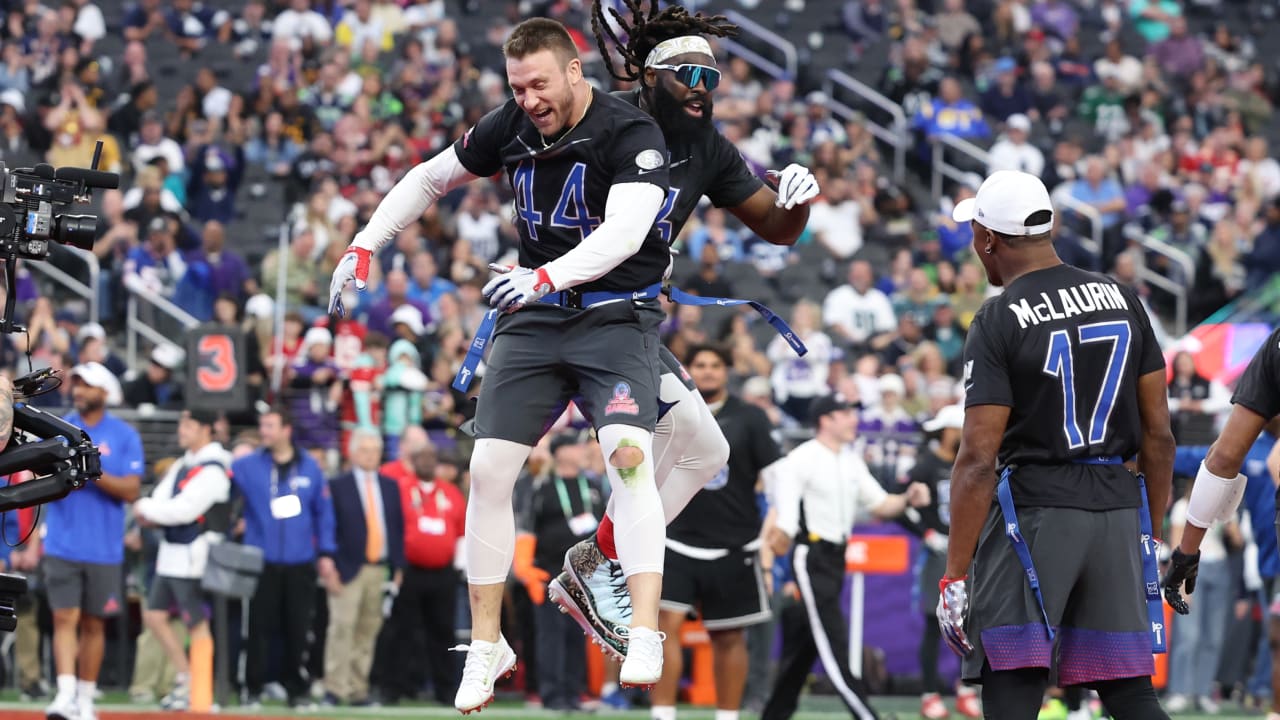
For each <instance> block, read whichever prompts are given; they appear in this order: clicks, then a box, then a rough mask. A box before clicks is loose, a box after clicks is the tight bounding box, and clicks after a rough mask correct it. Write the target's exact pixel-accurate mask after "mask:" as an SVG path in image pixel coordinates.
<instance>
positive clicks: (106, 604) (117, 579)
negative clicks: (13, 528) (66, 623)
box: [41, 555, 124, 618]
mask: <svg viewBox="0 0 1280 720" xmlns="http://www.w3.org/2000/svg"><path fill="white" fill-rule="evenodd" d="M41 571H42V572H43V574H44V585H45V590H46V592H47V593H48V596H49V607H50V608H52V609H54V610H72V609H76V610H79V611H80V612H82V613H84V614H85V615H91V616H93V617H100V618H106V617H112V616H114V615H118V614H120V611H121V610H122V609H123V605H124V597H123V595H121V593H122V592H123V590H124V574H123V569H122V567H121V566H120V565H109V564H102V563H87V562H75V561H72V560H63V559H62V558H58V557H53V556H52V555H46V556H45V558H44V561H43V564H42V565H41Z"/></svg>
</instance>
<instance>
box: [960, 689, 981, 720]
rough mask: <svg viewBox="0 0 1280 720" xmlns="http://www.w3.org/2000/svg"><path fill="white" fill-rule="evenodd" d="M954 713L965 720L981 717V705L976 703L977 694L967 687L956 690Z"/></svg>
mask: <svg viewBox="0 0 1280 720" xmlns="http://www.w3.org/2000/svg"><path fill="white" fill-rule="evenodd" d="M956 712H958V713H960V714H961V715H963V716H965V717H967V718H980V717H982V703H981V702H979V701H978V692H977V691H976V690H974V689H973V688H969V687H963V688H960V689H959V690H957V691H956Z"/></svg>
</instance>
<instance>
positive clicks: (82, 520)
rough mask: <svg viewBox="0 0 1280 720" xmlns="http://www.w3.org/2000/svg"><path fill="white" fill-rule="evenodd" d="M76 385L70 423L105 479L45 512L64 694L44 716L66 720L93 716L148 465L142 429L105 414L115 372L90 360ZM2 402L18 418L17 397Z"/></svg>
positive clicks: (116, 397) (75, 372)
mask: <svg viewBox="0 0 1280 720" xmlns="http://www.w3.org/2000/svg"><path fill="white" fill-rule="evenodd" d="M71 383H72V389H71V392H72V397H73V400H74V403H75V408H76V409H75V412H73V413H71V414H70V415H68V416H67V417H66V421H67V422H69V423H71V424H72V425H74V426H75V427H78V428H80V429H82V430H84V431H86V432H88V433H89V435H90V436H91V437H92V438H93V441H94V443H95V445H96V446H97V448H98V451H99V453H101V461H102V477H101V478H99V479H98V480H97V482H94V483H92V484H90V485H89V486H87V487H85V488H83V489H81V490H79V491H77V492H74V493H71V494H70V495H68V496H67V497H66V498H64V499H63V500H61V501H59V502H56V503H53V504H51V505H49V507H48V509H47V511H46V512H47V518H46V520H45V528H46V538H45V541H44V554H45V558H44V578H45V586H46V588H47V591H48V595H49V607H50V608H51V609H52V610H53V656H54V663H55V665H56V666H57V672H58V681H57V683H58V692H57V696H56V697H54V700H53V703H52V704H51V705H49V707H48V709H47V710H46V711H45V714H46V715H47V716H49V717H50V718H62V719H63V720H70V719H71V718H76V717H93V716H94V709H93V696H94V693H95V691H96V690H97V682H98V670H99V668H100V667H101V665H102V655H103V649H104V640H105V639H104V637H103V625H104V623H105V618H108V617H112V616H114V615H117V614H119V613H120V611H121V610H122V609H123V604H124V598H123V597H122V596H121V594H120V590H121V588H122V587H123V585H124V581H123V577H122V568H123V563H124V527H125V522H124V503H126V502H132V501H134V500H136V499H138V493H139V490H140V487H141V484H142V472H143V467H144V461H143V452H142V440H141V438H139V436H138V433H137V431H136V430H134V429H133V428H132V427H130V426H129V424H128V423H126V422H125V421H123V420H121V419H119V418H117V417H115V416H114V415H112V414H111V413H109V412H107V407H108V406H114V405H119V404H120V402H121V399H122V393H121V390H120V382H119V381H118V380H116V377H115V375H113V374H112V373H111V371H110V370H108V369H106V368H105V367H103V366H102V365H100V364H98V363H85V364H84V365H77V366H76V367H75V368H74V369H72V371H71ZM3 407H4V408H6V410H5V411H4V412H8V413H10V415H9V417H10V418H12V414H11V413H12V410H11V408H12V407H13V403H12V398H10V402H7V403H3ZM10 425H11V423H10ZM77 632H78V638H77ZM77 672H78V673H79V682H77Z"/></svg>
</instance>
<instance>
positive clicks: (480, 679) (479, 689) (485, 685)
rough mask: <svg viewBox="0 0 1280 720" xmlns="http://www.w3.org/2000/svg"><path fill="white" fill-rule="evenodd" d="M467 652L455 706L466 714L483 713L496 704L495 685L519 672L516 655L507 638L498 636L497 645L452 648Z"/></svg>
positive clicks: (481, 642)
mask: <svg viewBox="0 0 1280 720" xmlns="http://www.w3.org/2000/svg"><path fill="white" fill-rule="evenodd" d="M450 649H451V650H453V651H455V652H465V653H466V654H467V660H466V662H465V663H464V664H463V666H462V682H461V684H459V685H458V694H457V695H454V697H453V706H454V707H455V708H457V710H458V712H460V713H462V714H463V715H469V714H471V713H473V712H476V711H478V710H483V709H484V708H485V706H486V705H488V704H489V703H491V702H493V685H494V683H496V682H497V681H498V680H500V679H502V678H504V677H506V676H508V675H510V674H511V673H512V672H514V671H515V669H516V653H515V651H514V650H512V649H511V646H510V645H508V644H507V639H506V638H505V637H502V636H501V635H499V636H498V642H496V643H494V642H488V641H486V640H472V641H471V644H470V645H458V646H457V647H453V648H450Z"/></svg>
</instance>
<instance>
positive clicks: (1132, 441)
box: [937, 171, 1173, 720]
mask: <svg viewBox="0 0 1280 720" xmlns="http://www.w3.org/2000/svg"><path fill="white" fill-rule="evenodd" d="M953 217H954V219H955V220H956V222H967V223H970V226H971V228H972V231H973V237H974V242H973V246H974V250H975V252H976V253H977V254H978V258H979V259H980V260H981V261H982V264H983V266H984V268H985V270H986V272H987V276H988V278H989V279H990V280H991V282H992V284H993V285H996V286H1003V287H1004V288H1005V289H1004V293H1003V294H1002V295H1000V296H998V297H994V298H991V299H989V300H988V301H987V302H986V303H984V304H983V306H982V308H981V309H980V310H979V311H978V313H977V315H976V316H975V318H974V321H973V324H972V326H971V327H970V329H969V335H968V338H967V340H966V343H965V350H964V384H965V418H964V427H963V430H962V434H961V443H960V449H959V451H958V454H957V457H956V463H955V468H954V471H953V474H952V485H951V535H950V543H949V547H948V558H947V572H946V574H945V575H944V576H943V579H942V581H941V582H940V583H939V588H940V591H941V597H940V599H939V602H938V608H937V614H938V621H939V624H940V626H941V630H942V632H943V636H944V637H945V638H946V639H947V641H948V643H949V644H950V645H951V647H952V648H953V649H954V650H956V652H957V653H959V654H960V655H961V656H962V657H963V663H962V666H963V667H962V674H963V678H964V680H966V681H967V682H972V683H980V684H982V701H983V706H984V708H985V711H986V713H987V717H998V718H1002V719H1008V720H1024V719H1025V720H1031V719H1032V718H1035V717H1036V715H1037V712H1038V710H1039V707H1040V702H1041V698H1042V693H1043V691H1044V689H1045V687H1046V685H1047V684H1048V681H1049V677H1050V670H1051V669H1053V670H1056V677H1057V681H1058V684H1060V685H1062V686H1070V685H1088V686H1091V687H1093V688H1095V689H1096V690H1097V691H1098V693H1099V695H1100V696H1101V698H1102V701H1103V703H1104V704H1105V705H1106V706H1107V708H1108V709H1109V710H1110V712H1111V714H1112V716H1113V717H1115V718H1119V719H1122V720H1123V719H1127V718H1141V719H1146V718H1165V717H1167V716H1166V715H1165V714H1164V711H1163V710H1161V709H1160V706H1159V703H1158V701H1157V700H1156V696H1155V693H1154V690H1153V689H1152V685H1151V679H1150V675H1151V673H1152V672H1153V670H1154V663H1153V660H1152V652H1153V651H1155V652H1162V651H1163V647H1164V643H1165V636H1164V627H1163V609H1162V605H1161V601H1160V596H1159V591H1158V584H1159V583H1158V578H1157V574H1156V572H1157V571H1156V561H1155V556H1156V547H1157V544H1158V540H1155V538H1156V537H1158V536H1159V534H1160V531H1161V530H1162V523H1163V517H1164V511H1165V507H1166V505H1167V502H1168V497H1169V486H1170V482H1171V479H1172V462H1173V457H1172V456H1173V435H1172V433H1171V431H1170V429H1169V410H1168V401H1167V391H1166V388H1165V364H1164V358H1163V356H1162V355H1161V351H1160V347H1159V345H1158V344H1157V342H1156V339H1155V335H1154V334H1153V332H1152V327H1151V322H1150V319H1149V318H1148V317H1147V315H1146V312H1145V311H1144V310H1143V307H1142V305H1141V303H1140V302H1139V300H1138V297H1137V295H1136V294H1135V293H1134V292H1133V290H1131V289H1130V288H1128V287H1126V286H1124V285H1120V284H1118V283H1117V282H1115V281H1114V280H1112V279H1111V278H1108V277H1106V276H1103V275H1099V274H1095V273H1090V272H1086V271H1084V270H1080V269H1077V268H1074V267H1071V266H1068V265H1065V264H1063V263H1062V261H1061V260H1060V259H1059V258H1058V256H1057V254H1056V253H1055V252H1054V249H1053V245H1052V242H1051V237H1050V236H1051V230H1052V228H1053V224H1054V212H1053V206H1052V202H1051V200H1050V198H1049V193H1048V191H1047V190H1046V189H1045V187H1044V184H1043V183H1042V182H1041V181H1040V179H1039V178H1037V177H1035V176H1033V175H1028V174H1026V173H1021V172H1011V171H1002V172H997V173H994V174H993V175H991V177H989V178H987V180H986V181H985V182H984V183H983V184H982V186H981V188H979V190H978V193H977V196H976V197H975V198H973V199H970V200H966V201H964V202H961V203H960V204H958V205H957V206H956V208H955V211H954V213H953ZM1135 469H1136V470H1137V471H1138V472H1136V473H1135V472H1134V470H1135ZM1144 475H1145V482H1144ZM993 500H994V501H995V502H993Z"/></svg>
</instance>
